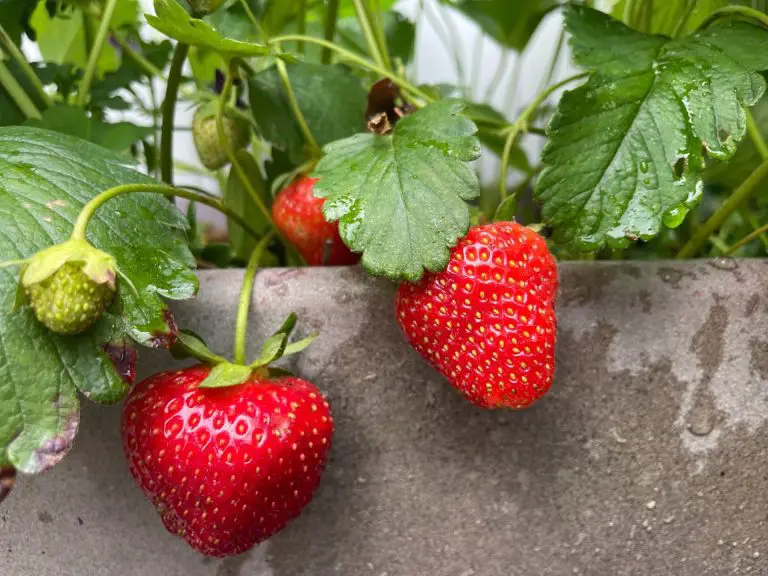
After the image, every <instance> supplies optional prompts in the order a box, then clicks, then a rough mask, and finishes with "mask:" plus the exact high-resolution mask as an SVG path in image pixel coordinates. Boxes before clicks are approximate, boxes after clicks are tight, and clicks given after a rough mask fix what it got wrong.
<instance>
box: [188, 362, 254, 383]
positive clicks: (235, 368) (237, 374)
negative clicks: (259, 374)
mask: <svg viewBox="0 0 768 576" xmlns="http://www.w3.org/2000/svg"><path fill="white" fill-rule="evenodd" d="M252 372H253V369H252V368H250V367H248V366H241V365H239V364H230V363H229V362H224V363H223V364H217V365H216V366H214V367H213V369H212V370H211V372H210V373H209V374H208V376H206V378H205V380H203V381H202V382H201V383H200V386H199V388H226V387H227V386H237V385H238V384H243V383H245V382H247V381H248V380H249V379H250V377H251V373H252Z"/></svg>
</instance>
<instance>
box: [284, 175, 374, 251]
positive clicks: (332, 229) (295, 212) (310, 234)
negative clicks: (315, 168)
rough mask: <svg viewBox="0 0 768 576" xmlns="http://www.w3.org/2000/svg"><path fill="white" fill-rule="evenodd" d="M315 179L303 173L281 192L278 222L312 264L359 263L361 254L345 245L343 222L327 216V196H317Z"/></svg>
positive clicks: (287, 236) (286, 235)
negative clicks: (342, 235)
mask: <svg viewBox="0 0 768 576" xmlns="http://www.w3.org/2000/svg"><path fill="white" fill-rule="evenodd" d="M315 182H317V179H315V178H310V177H308V176H302V177H301V178H298V179H297V180H295V181H294V182H293V183H292V184H290V185H288V186H286V187H285V188H283V190H281V191H280V193H279V194H278V195H277V197H276V198H275V202H274V203H273V204H272V218H273V219H274V221H275V225H276V226H277V227H278V229H279V230H280V232H282V233H283V235H284V236H285V237H286V238H287V239H288V240H290V242H291V243H292V244H293V245H294V246H296V249H297V250H298V251H299V252H300V253H301V255H302V256H303V257H304V259H305V260H306V261H307V264H309V265H310V266H322V265H326V266H347V265H351V264H356V263H357V261H358V260H360V255H359V254H355V253H354V252H352V251H351V250H350V249H349V248H347V246H346V245H345V244H344V242H343V241H342V239H341V236H339V225H338V224H337V223H336V222H327V221H326V220H325V218H324V217H323V210H322V208H323V203H324V202H325V199H323V198H315V197H314V196H313V194H312V190H313V188H314V186H315Z"/></svg>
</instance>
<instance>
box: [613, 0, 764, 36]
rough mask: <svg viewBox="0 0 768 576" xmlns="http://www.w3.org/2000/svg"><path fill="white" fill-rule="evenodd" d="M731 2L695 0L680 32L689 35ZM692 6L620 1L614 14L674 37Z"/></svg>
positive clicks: (683, 0)
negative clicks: (711, 15)
mask: <svg viewBox="0 0 768 576" xmlns="http://www.w3.org/2000/svg"><path fill="white" fill-rule="evenodd" d="M750 1H751V0H750ZM733 3H734V2H731V4H733ZM728 4H729V2H728V0H696V2H695V3H694V7H693V10H692V11H691V13H690V14H689V15H688V17H687V20H686V21H685V24H684V25H683V28H682V29H681V30H680V31H679V32H680V33H681V34H690V33H691V32H693V31H695V30H696V29H697V28H698V27H699V25H700V24H701V23H702V22H704V20H706V18H707V16H709V15H710V14H712V12H714V11H715V10H717V9H718V8H722V7H724V6H727V5H728ZM689 5H690V1H689V0H664V1H663V2H661V1H656V2H654V3H650V2H637V1H634V2H630V5H629V6H627V0H619V1H618V2H616V3H615V5H614V6H613V8H612V10H611V15H613V17H614V18H616V19H617V20H621V21H623V22H624V23H625V24H627V25H628V26H631V27H632V28H635V29H636V30H639V31H640V32H645V33H647V34H663V35H664V36H672V35H673V34H674V33H675V31H676V30H677V25H678V23H679V22H680V20H682V19H683V18H685V17H686V13H687V12H688V6H689Z"/></svg>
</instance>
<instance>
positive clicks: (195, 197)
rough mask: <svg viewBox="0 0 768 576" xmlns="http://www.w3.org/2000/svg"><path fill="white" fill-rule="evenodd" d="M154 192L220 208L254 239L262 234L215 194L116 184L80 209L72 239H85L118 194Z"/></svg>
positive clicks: (258, 238) (162, 186)
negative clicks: (95, 218)
mask: <svg viewBox="0 0 768 576" xmlns="http://www.w3.org/2000/svg"><path fill="white" fill-rule="evenodd" d="M147 192H150V193H154V194H162V195H163V196H176V197H178V198H185V199H187V200H190V201H192V202H199V203H200V204H205V205H206V206H210V207H211V208H214V209H215V210H218V211H219V212H221V213H222V214H225V215H226V216H227V217H228V218H231V219H232V220H234V221H235V222H237V223H238V224H239V225H240V226H242V227H243V230H245V231H246V232H247V233H248V234H250V235H251V236H252V237H253V238H254V240H260V239H261V237H262V236H261V234H259V233H258V232H257V231H256V230H255V229H254V228H253V226H251V225H250V224H249V223H248V221H247V220H245V219H244V218H242V217H241V216H240V215H239V214H238V213H237V212H235V211H233V210H232V209H230V208H229V206H227V205H226V204H225V203H224V202H223V201H222V200H220V199H218V198H216V197H215V196H209V195H208V194H200V193H198V192H192V191H190V190H184V189H182V188H176V187H174V186H169V185H167V184H122V185H120V186H115V187H114V188H110V189H108V190H105V191H104V192H102V193H101V194H99V195H98V196H96V197H94V198H92V199H91V200H89V201H88V203H87V204H86V205H85V206H83V209H82V210H81V211H80V214H79V215H78V216H77V220H75V225H74V228H73V229H72V236H71V239H72V240H85V234H86V229H87V228H88V223H89V222H90V221H91V219H92V218H93V215H94V213H95V212H96V210H98V209H99V207H101V206H102V205H103V204H104V203H105V202H107V201H109V200H111V199H112V198H116V197H117V196H122V195H123V194H135V193H147Z"/></svg>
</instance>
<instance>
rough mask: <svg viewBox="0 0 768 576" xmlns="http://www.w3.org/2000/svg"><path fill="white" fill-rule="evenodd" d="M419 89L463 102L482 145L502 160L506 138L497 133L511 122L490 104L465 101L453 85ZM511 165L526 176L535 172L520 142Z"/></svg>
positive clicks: (515, 148) (511, 155)
mask: <svg viewBox="0 0 768 576" xmlns="http://www.w3.org/2000/svg"><path fill="white" fill-rule="evenodd" d="M419 88H421V89H422V90H424V91H425V92H426V93H427V94H430V95H432V96H433V97H434V98H442V99H445V98H457V99H460V100H463V102H464V103H465V104H466V108H465V109H464V112H462V114H463V115H464V116H466V117H467V118H469V119H470V120H472V122H474V123H475V125H476V126H477V128H478V135H477V137H478V138H479V139H480V143H481V144H483V145H484V146H486V147H487V148H488V149H489V150H490V151H491V152H493V153H494V154H495V155H496V156H498V157H499V158H501V156H502V154H503V152H504V144H505V143H506V138H505V137H504V136H500V135H499V134H498V133H497V132H498V130H499V128H504V127H505V126H508V125H509V121H508V120H507V119H506V118H505V117H504V115H503V114H502V113H501V112H499V111H498V110H496V109H495V108H493V107H492V106H490V105H489V104H485V103H477V102H471V101H469V100H466V99H463V98H462V94H461V90H460V89H459V88H458V87H457V86H454V85H452V84H426V85H422V86H420V87H419ZM509 165H510V166H512V167H513V168H515V169H517V170H520V171H521V172H525V173H526V174H530V173H531V172H532V170H533V168H532V167H531V164H530V162H529V161H528V156H526V154H525V152H524V151H523V149H522V148H521V147H520V143H519V142H516V143H515V145H514V146H513V147H512V153H511V154H510V156H509Z"/></svg>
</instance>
